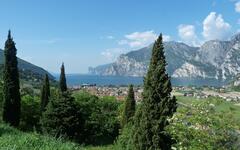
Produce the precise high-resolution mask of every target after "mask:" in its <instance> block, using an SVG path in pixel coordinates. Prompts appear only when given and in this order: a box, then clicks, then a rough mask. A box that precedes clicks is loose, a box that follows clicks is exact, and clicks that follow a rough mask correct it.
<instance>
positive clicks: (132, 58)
mask: <svg viewBox="0 0 240 150" xmlns="http://www.w3.org/2000/svg"><path fill="white" fill-rule="evenodd" d="M164 46H165V55H166V58H167V62H168V66H167V71H168V73H169V74H170V75H171V76H172V77H173V78H178V79H180V78H185V79H195V78H196V79H215V80H218V81H228V80H232V79H234V78H235V76H236V75H237V74H238V73H240V34H237V35H235V36H233V37H232V39H231V40H230V41H219V40H211V41H207V42H205V43H204V44H203V45H202V46H200V47H191V46H188V45H186V44H184V43H178V42H166V43H164ZM151 49H152V45H150V46H148V47H145V48H143V49H140V50H137V51H132V52H129V53H127V54H123V55H121V56H120V57H119V58H118V59H117V61H116V62H114V63H111V64H108V65H104V66H100V67H96V68H90V69H89V73H91V74H97V75H119V76H144V75H145V73H146V71H147V66H148V63H149V60H150V55H151Z"/></svg>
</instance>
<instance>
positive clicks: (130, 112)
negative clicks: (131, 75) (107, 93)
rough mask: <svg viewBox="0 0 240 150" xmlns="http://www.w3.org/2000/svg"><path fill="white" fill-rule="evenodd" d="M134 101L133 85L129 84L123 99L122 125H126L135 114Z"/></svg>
mask: <svg viewBox="0 0 240 150" xmlns="http://www.w3.org/2000/svg"><path fill="white" fill-rule="evenodd" d="M135 107H136V101H135V97H134V90H133V85H132V84H131V85H130V86H129V89H128V95H127V98H126V100H125V106H124V112H123V120H122V126H124V125H126V124H127V123H128V122H129V121H130V120H131V119H132V117H133V116H134V114H135Z"/></svg>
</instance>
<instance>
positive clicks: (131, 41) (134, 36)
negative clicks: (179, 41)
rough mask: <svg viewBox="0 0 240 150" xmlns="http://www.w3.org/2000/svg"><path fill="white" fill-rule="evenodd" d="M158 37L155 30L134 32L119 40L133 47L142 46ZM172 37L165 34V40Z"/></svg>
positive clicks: (122, 43)
mask: <svg viewBox="0 0 240 150" xmlns="http://www.w3.org/2000/svg"><path fill="white" fill-rule="evenodd" d="M157 37H158V34H156V33H155V32H154V31H153V30H150V31H145V32H133V33H130V34H127V35H125V39H123V40H120V41H119V42H118V44H119V45H128V46H130V47H131V48H142V47H145V46H148V45H150V44H151V43H153V42H154V41H155V40H156V39H157ZM170 39H171V37H170V36H169V35H163V40H164V41H169V40H170Z"/></svg>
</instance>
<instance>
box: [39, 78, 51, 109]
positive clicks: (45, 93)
mask: <svg viewBox="0 0 240 150" xmlns="http://www.w3.org/2000/svg"><path fill="white" fill-rule="evenodd" d="M49 97H50V84H49V78H48V75H47V74H46V75H45V78H44V81H43V85H42V90H41V112H43V111H45V107H46V106H47V104H48V101H49Z"/></svg>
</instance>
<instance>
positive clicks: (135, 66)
mask: <svg viewBox="0 0 240 150" xmlns="http://www.w3.org/2000/svg"><path fill="white" fill-rule="evenodd" d="M164 46H165V51H166V59H167V61H168V63H169V64H168V69H167V70H168V72H169V73H170V74H172V73H173V72H174V70H176V69H177V68H179V67H181V65H182V64H183V63H184V62H185V61H186V60H189V59H190V58H191V57H193V56H194V54H195V53H196V50H197V48H196V47H191V46H188V45H186V44H184V43H177V42H166V43H164ZM152 47H153V44H151V45H150V46H148V47H145V48H142V49H140V50H136V51H131V52H129V53H127V54H122V55H120V56H119V57H118V59H117V61H116V62H114V63H111V64H107V65H101V66H97V67H96V68H92V67H90V68H89V73H90V74H95V75H116V76H144V75H145V74H146V71H147V68H148V64H149V61H150V57H151V51H152ZM172 59H174V60H175V61H169V60H172Z"/></svg>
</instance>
